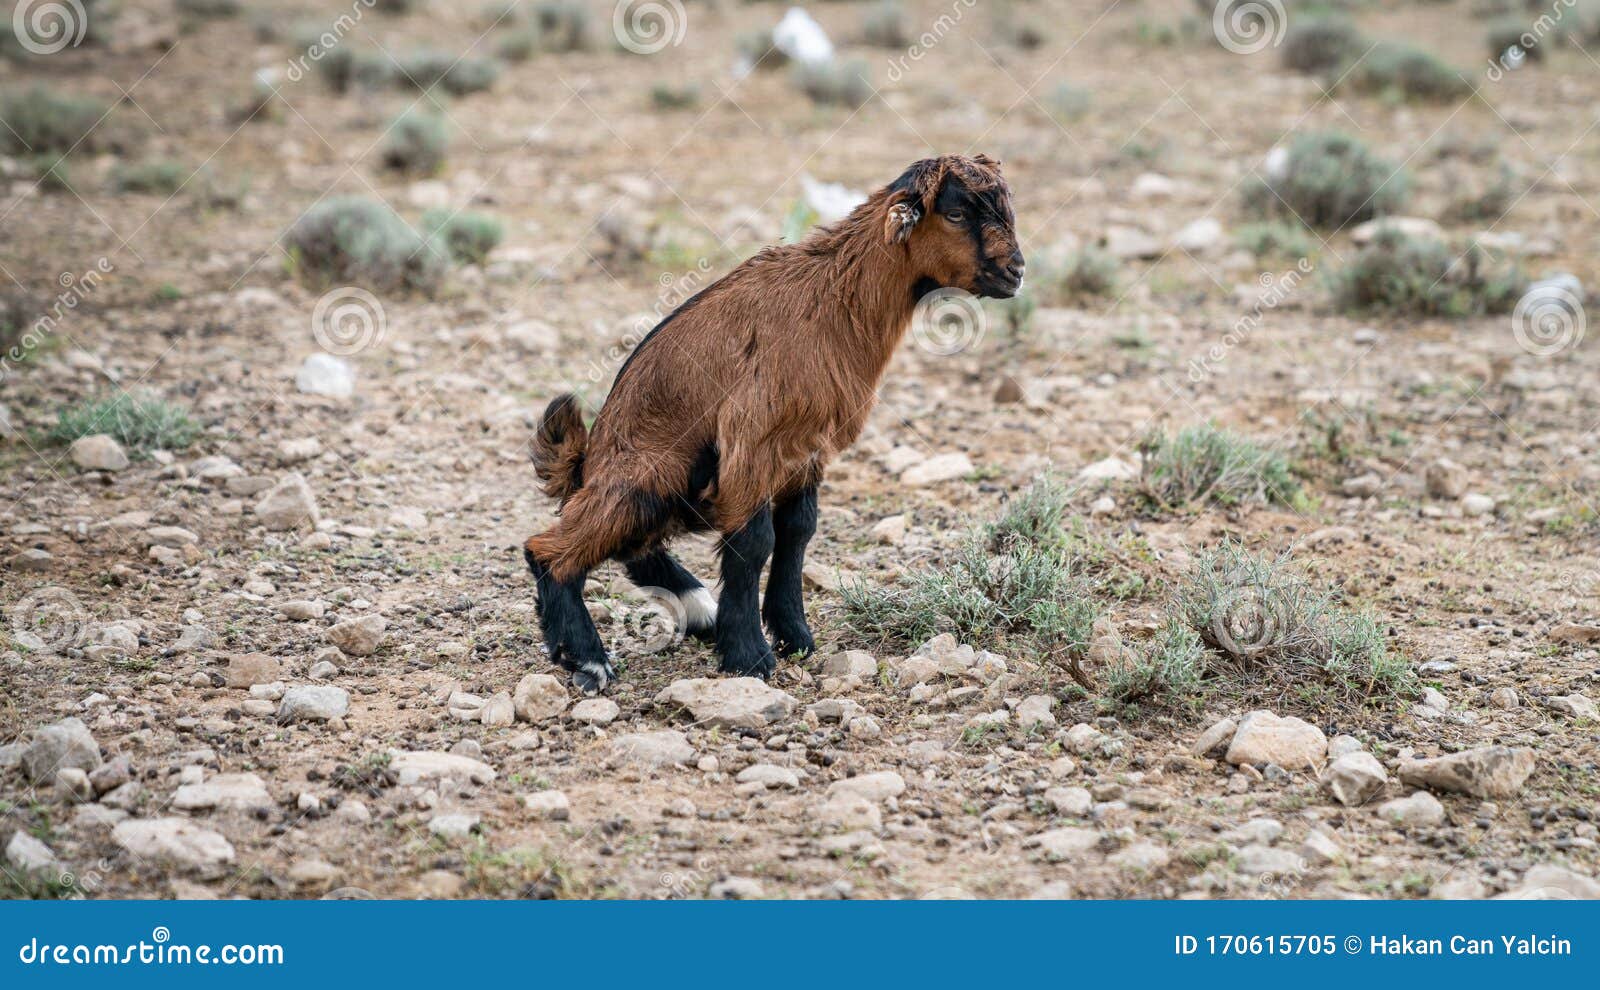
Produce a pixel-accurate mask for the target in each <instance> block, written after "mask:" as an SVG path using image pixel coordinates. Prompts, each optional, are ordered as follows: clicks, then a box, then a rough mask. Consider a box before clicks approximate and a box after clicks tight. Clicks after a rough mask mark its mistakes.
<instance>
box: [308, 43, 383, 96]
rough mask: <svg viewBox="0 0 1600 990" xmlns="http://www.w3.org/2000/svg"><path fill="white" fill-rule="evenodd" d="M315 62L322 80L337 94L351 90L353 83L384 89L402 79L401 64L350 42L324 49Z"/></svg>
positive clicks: (368, 87) (362, 86)
mask: <svg viewBox="0 0 1600 990" xmlns="http://www.w3.org/2000/svg"><path fill="white" fill-rule="evenodd" d="M313 43H315V42H313ZM314 64H315V66H316V72H317V74H318V75H319V76H320V77H321V78H322V81H323V82H324V83H325V84H326V85H327V87H328V88H329V89H331V90H333V91H334V92H335V93H346V92H349V91H350V89H351V87H353V86H360V87H361V88H362V89H381V88H383V87H385V86H391V85H393V84H394V82H395V80H396V79H398V78H400V70H399V67H398V66H396V65H395V63H394V62H392V61H390V60H389V57H388V56H387V55H383V54H381V53H379V52H363V51H356V50H355V49H354V48H352V47H351V46H350V45H348V44H343V45H340V46H339V47H337V48H333V49H330V50H327V51H324V52H322V54H321V56H320V57H319V58H317V60H316V61H315V63H314Z"/></svg>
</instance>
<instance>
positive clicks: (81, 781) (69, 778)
mask: <svg viewBox="0 0 1600 990" xmlns="http://www.w3.org/2000/svg"><path fill="white" fill-rule="evenodd" d="M56 793H57V794H59V795H60V796H61V798H62V800H64V801H67V802H70V803H78V802H82V801H87V800H89V799H90V798H92V797H93V796H94V787H93V786H92V785H90V783H89V775H88V774H87V773H84V772H83V770H82V769H80V768H78V767H62V768H61V769H60V770H57V771H56Z"/></svg>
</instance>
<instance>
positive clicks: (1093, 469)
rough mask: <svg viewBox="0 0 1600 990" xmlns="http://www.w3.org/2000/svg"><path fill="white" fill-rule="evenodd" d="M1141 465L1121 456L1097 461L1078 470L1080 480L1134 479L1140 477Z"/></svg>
mask: <svg viewBox="0 0 1600 990" xmlns="http://www.w3.org/2000/svg"><path fill="white" fill-rule="evenodd" d="M1139 470H1140V469H1139V465H1138V464H1136V463H1134V462H1133V461H1125V460H1123V459H1122V458H1120V457H1107V458H1105V459H1103V460H1098V461H1095V462H1094V463H1093V464H1090V465H1089V466H1087V467H1085V468H1084V469H1083V470H1081V471H1079V472H1078V480H1079V481H1132V480H1134V479H1135V478H1137V477H1139Z"/></svg>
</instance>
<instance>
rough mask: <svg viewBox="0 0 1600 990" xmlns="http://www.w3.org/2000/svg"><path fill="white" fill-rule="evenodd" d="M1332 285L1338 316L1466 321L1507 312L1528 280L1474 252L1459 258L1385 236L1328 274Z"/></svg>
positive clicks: (1429, 244)
mask: <svg viewBox="0 0 1600 990" xmlns="http://www.w3.org/2000/svg"><path fill="white" fill-rule="evenodd" d="M1332 285H1333V303H1334V306H1335V307H1336V308H1337V309H1339V310H1341V311H1351V312H1386V313H1391V314H1394V315H1399V316H1470V315H1477V314H1483V313H1504V312H1508V311H1509V310H1510V309H1511V308H1512V307H1513V306H1515V305H1516V302H1517V299H1518V298H1519V297H1520V296H1521V295H1522V292H1523V289H1524V288H1525V287H1526V285H1527V280H1526V279H1525V278H1524V277H1523V276H1522V274H1521V272H1519V271H1517V270H1516V269H1515V268H1508V267H1506V266H1504V265H1499V264H1495V263H1494V262H1492V260H1491V259H1490V258H1488V257H1487V256H1486V255H1485V254H1484V252H1483V251H1481V250H1479V249H1478V248H1476V247H1471V248H1468V249H1467V250H1466V251H1465V252H1463V253H1461V254H1459V255H1458V254H1457V253H1456V252H1454V251H1452V250H1450V248H1449V247H1447V246H1445V245H1444V244H1442V243H1440V242H1438V241H1434V240H1425V239H1421V238H1412V237H1407V236H1405V235H1404V234H1401V233H1400V232H1398V231H1393V230H1386V231H1382V232H1381V233H1380V234H1379V235H1378V236H1377V237H1376V238H1374V239H1373V241H1372V243H1370V244H1368V245H1367V246H1366V247H1364V248H1362V249H1361V251H1360V253H1359V254H1357V255H1356V256H1355V258H1354V259H1353V260H1352V261H1351V262H1350V264H1349V265H1347V266H1345V267H1344V268H1343V269H1341V270H1339V271H1338V272H1335V273H1334V274H1333V276H1332Z"/></svg>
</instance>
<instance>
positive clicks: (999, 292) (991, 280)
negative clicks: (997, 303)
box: [978, 273, 1022, 299]
mask: <svg viewBox="0 0 1600 990" xmlns="http://www.w3.org/2000/svg"><path fill="white" fill-rule="evenodd" d="M978 288H979V293H978V294H979V295H982V296H988V297H989V298H991V299H1010V298H1012V297H1013V296H1015V295H1016V294H1017V293H1018V292H1020V291H1022V276H1020V275H1010V274H998V273H997V274H990V275H988V276H987V277H985V278H984V279H983V280H982V282H980V284H979V286H978Z"/></svg>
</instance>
